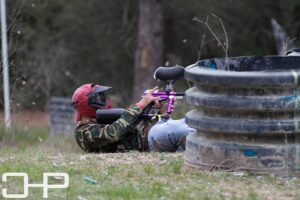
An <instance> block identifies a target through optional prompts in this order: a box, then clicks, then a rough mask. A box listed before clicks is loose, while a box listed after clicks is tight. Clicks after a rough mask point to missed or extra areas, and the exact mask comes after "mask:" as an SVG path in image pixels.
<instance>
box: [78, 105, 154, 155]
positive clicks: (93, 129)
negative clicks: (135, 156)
mask: <svg viewBox="0 0 300 200" xmlns="http://www.w3.org/2000/svg"><path fill="white" fill-rule="evenodd" d="M141 112H142V109H140V108H139V107H137V106H135V105H133V106H131V107H130V108H129V109H128V110H127V111H125V113H124V114H123V115H122V116H121V118H120V119H118V120H117V121H115V122H114V123H112V124H99V123H97V121H96V120H94V119H93V120H90V121H87V122H81V123H80V124H78V126H77V127H76V129H75V139H76V142H77V143H78V144H79V146H80V147H81V148H82V149H83V150H84V151H86V152H116V151H127V150H130V149H137V150H142V151H145V150H148V139H147V137H148V136H147V133H148V130H149V128H150V126H151V125H152V123H151V122H149V121H141V122H139V123H137V120H138V117H139V116H140V114H141Z"/></svg>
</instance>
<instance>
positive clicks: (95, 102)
mask: <svg viewBox="0 0 300 200" xmlns="http://www.w3.org/2000/svg"><path fill="white" fill-rule="evenodd" d="M110 88H111V87H107V86H99V85H95V86H94V88H93V91H92V92H90V93H89V94H88V97H89V100H88V105H89V106H92V107H94V108H103V107H106V106H107V105H106V103H107V99H106V95H105V93H104V91H106V90H108V89H110Z"/></svg>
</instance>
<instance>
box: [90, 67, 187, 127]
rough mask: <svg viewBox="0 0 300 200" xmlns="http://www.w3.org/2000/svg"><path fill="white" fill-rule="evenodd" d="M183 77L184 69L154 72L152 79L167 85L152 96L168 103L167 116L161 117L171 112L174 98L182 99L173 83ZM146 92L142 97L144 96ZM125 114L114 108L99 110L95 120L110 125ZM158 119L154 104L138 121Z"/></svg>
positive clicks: (144, 111) (181, 93)
mask: <svg viewBox="0 0 300 200" xmlns="http://www.w3.org/2000/svg"><path fill="white" fill-rule="evenodd" d="M183 75H184V67H181V66H178V65H176V66H173V67H159V68H157V69H156V71H155V72H154V75H153V77H154V79H156V80H160V81H165V82H166V83H167V84H166V86H165V90H164V91H157V92H154V93H153V94H152V95H153V96H155V97H160V101H168V105H167V115H165V116H163V117H164V118H168V117H169V115H170V114H171V112H172V105H173V104H174V102H175V101H174V99H175V98H183V96H184V92H175V91H174V83H175V81H176V80H178V79H180V78H181V77H183ZM146 94H147V91H145V92H144V94H143V95H146ZM124 112H125V109H122V108H115V109H99V110H97V112H96V119H97V122H98V123H101V124H111V123H113V122H114V121H116V120H117V119H119V118H120V117H121V115H122V114H123V113H124ZM156 117H158V118H160V115H159V113H158V109H157V108H155V106H154V103H151V104H149V105H148V106H147V107H146V108H145V109H144V110H143V112H142V114H141V116H140V120H138V121H141V120H142V121H145V120H150V119H155V118H156Z"/></svg>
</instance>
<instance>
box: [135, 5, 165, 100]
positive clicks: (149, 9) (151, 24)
mask: <svg viewBox="0 0 300 200" xmlns="http://www.w3.org/2000/svg"><path fill="white" fill-rule="evenodd" d="M162 61H163V13H162V1H161V0H139V26H138V44H137V50H136V55H135V76H134V87H133V99H134V100H137V99H138V98H140V96H141V94H142V92H143V91H145V89H146V88H149V87H152V86H154V80H153V77H152V74H153V72H154V70H155V68H157V67H158V66H160V65H161V64H162Z"/></svg>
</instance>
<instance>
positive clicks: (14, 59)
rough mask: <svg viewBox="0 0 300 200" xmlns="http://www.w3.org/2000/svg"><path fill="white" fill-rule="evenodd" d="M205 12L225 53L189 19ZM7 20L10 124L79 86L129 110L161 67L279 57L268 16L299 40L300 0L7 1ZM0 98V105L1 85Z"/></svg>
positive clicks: (37, 117) (39, 113)
mask: <svg viewBox="0 0 300 200" xmlns="http://www.w3.org/2000/svg"><path fill="white" fill-rule="evenodd" d="M207 16H210V17H209V21H208V24H209V27H210V28H211V29H212V30H213V32H214V33H215V34H216V35H217V36H218V37H219V38H220V40H221V42H222V43H223V45H224V43H225V45H227V46H228V52H224V50H223V49H222V48H221V46H222V45H221V44H220V43H219V42H218V41H216V39H215V37H214V36H213V35H212V32H211V31H209V29H208V27H207V25H205V24H203V23H199V22H197V21H195V20H193V19H194V18H195V17H196V18H197V19H200V20H202V21H204V22H205V21H206V19H207ZM216 16H217V17H218V18H220V19H221V20H219V19H218V18H217V17H216ZM7 18H8V19H7V20H8V22H7V24H8V44H9V66H10V86H11V87H10V91H11V106H12V113H13V116H15V117H14V121H15V122H17V123H22V121H23V122H24V123H25V124H26V123H27V122H28V121H29V119H30V121H31V122H32V123H33V124H37V125H38V124H42V123H47V114H45V113H47V112H48V109H49V101H50V99H51V97H53V96H59V97H68V98H70V97H71V96H72V93H73V91H74V90H75V89H76V88H77V87H78V86H80V85H81V84H84V83H88V82H94V83H98V84H100V85H109V86H112V87H113V89H112V90H111V91H110V96H111V98H112V100H113V102H114V106H118V107H126V106H129V105H130V104H131V103H133V102H134V101H135V100H136V99H137V98H139V97H140V96H141V93H142V91H143V90H145V89H148V88H152V87H153V86H155V84H156V83H155V81H154V80H153V78H152V74H153V72H154V69H155V68H156V67H158V66H172V65H175V64H179V65H182V66H187V65H190V64H192V63H195V62H196V61H197V60H199V59H206V58H212V57H225V53H228V56H241V55H271V54H277V50H276V42H275V39H274V36H273V34H272V27H271V19H272V18H274V19H275V20H277V21H278V23H279V24H280V25H281V26H282V27H283V29H284V30H285V31H286V33H287V35H288V36H289V37H290V40H292V41H293V42H294V43H295V44H298V45H299V34H300V0H264V1H261V0H244V1H239V0H222V1H221V0H185V1H182V0H168V1H163V0H148V1H147V0H114V1H104V0H85V1H82V0H72V1H70V0H51V1H44V0H10V1H7ZM222 26H224V27H225V29H226V34H227V37H228V43H226V34H225V32H224V29H223V28H222ZM287 42H288V41H287ZM1 68H2V65H1ZM1 71H2V69H1ZM1 85H2V75H1ZM177 86H178V87H177V90H181V91H184V90H185V89H186V88H187V87H188V85H187V84H186V83H185V82H184V81H181V82H179V83H178V85H177ZM0 96H1V99H0V109H1V110H2V109H3V98H2V97H3V88H2V87H0ZM16 113H22V115H14V114H16ZM181 116H182V114H181ZM1 119H2V117H1ZM2 121H3V120H2Z"/></svg>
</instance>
